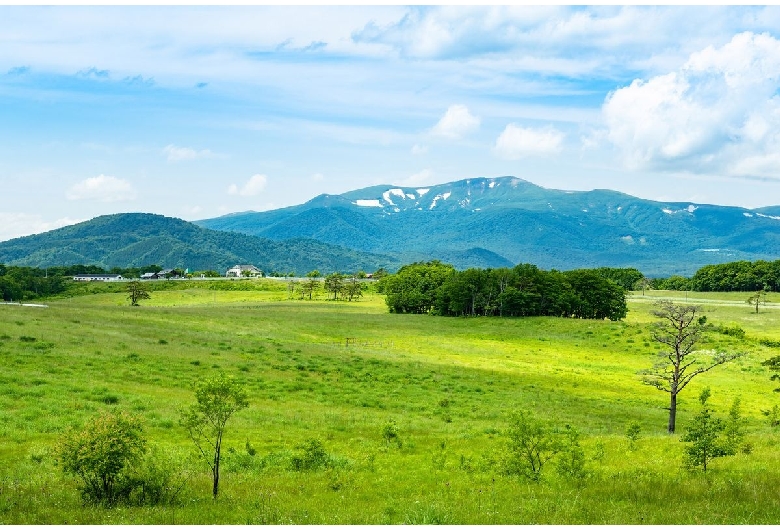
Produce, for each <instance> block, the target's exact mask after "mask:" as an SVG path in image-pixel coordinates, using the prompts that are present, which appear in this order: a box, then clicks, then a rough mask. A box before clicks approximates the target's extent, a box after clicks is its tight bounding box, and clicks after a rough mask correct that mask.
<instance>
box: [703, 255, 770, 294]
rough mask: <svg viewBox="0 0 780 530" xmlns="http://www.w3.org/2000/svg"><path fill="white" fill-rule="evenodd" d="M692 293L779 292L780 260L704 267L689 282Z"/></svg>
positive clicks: (738, 262) (740, 262) (737, 262)
mask: <svg viewBox="0 0 780 530" xmlns="http://www.w3.org/2000/svg"><path fill="white" fill-rule="evenodd" d="M690 287H691V289H692V290H694V291H760V290H766V291H775V292H777V291H780V260H776V261H764V260H759V261H754V262H750V261H734V262H731V263H721V264H719V265H706V266H704V267H702V268H701V269H699V270H697V271H696V274H694V275H693V277H692V278H691V280H690Z"/></svg>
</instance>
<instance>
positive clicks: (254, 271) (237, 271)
mask: <svg viewBox="0 0 780 530" xmlns="http://www.w3.org/2000/svg"><path fill="white" fill-rule="evenodd" d="M262 275H263V271H261V270H260V269H258V268H257V267H255V266H254V265H233V266H232V267H231V268H229V269H228V270H227V272H226V273H225V276H226V277H227V278H244V277H247V276H249V277H250V278H255V277H257V276H262Z"/></svg>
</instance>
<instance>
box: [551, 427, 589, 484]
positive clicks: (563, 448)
mask: <svg viewBox="0 0 780 530" xmlns="http://www.w3.org/2000/svg"><path fill="white" fill-rule="evenodd" d="M555 467H556V469H557V470H558V474H559V475H560V476H562V477H565V478H570V479H577V480H580V479H583V478H585V474H586V472H585V451H583V450H582V446H580V433H579V431H577V429H574V428H572V427H571V426H569V425H567V426H566V431H565V432H564V439H563V443H561V444H560V452H559V455H558V459H557V460H556V462H555Z"/></svg>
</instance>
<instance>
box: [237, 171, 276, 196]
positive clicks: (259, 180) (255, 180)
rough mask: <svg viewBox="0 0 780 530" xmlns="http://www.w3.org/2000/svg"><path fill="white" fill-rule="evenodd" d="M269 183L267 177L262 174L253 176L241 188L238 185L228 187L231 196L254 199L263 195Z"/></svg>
mask: <svg viewBox="0 0 780 530" xmlns="http://www.w3.org/2000/svg"><path fill="white" fill-rule="evenodd" d="M267 183H268V177H267V176H265V175H260V174H258V175H252V176H251V177H250V178H249V180H247V181H246V183H245V184H244V185H243V186H242V187H240V188H239V187H238V186H237V185H236V184H231V185H230V186H229V187H228V193H229V194H230V195H241V196H242V197H253V196H255V195H259V194H260V193H262V191H263V190H264V189H265V185H266V184H267Z"/></svg>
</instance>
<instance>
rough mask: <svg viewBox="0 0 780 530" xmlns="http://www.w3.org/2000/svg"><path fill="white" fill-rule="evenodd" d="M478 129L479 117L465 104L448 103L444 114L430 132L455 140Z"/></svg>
mask: <svg viewBox="0 0 780 530" xmlns="http://www.w3.org/2000/svg"><path fill="white" fill-rule="evenodd" d="M476 129H479V118H478V117H476V116H474V115H473V114H471V113H470V112H469V109H468V108H467V107H466V106H465V105H450V108H448V109H447V112H445V113H444V116H442V117H441V119H440V120H439V122H438V123H437V124H436V125H434V126H433V129H431V134H433V135H435V136H443V137H445V138H450V139H453V140H457V139H459V138H463V137H464V136H466V135H467V134H468V133H470V132H472V131H475V130H476Z"/></svg>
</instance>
